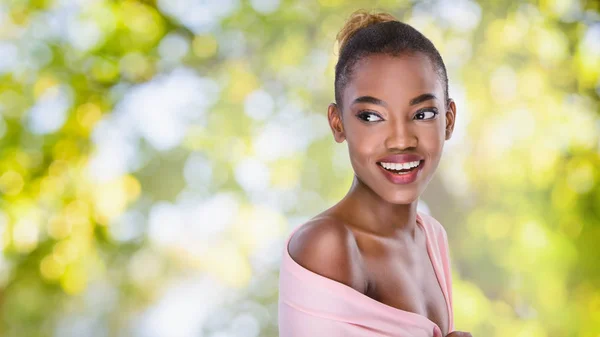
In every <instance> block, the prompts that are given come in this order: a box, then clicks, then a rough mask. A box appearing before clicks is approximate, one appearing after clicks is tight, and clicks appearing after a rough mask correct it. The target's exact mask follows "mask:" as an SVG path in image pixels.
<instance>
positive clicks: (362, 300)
mask: <svg viewBox="0 0 600 337" xmlns="http://www.w3.org/2000/svg"><path fill="white" fill-rule="evenodd" d="M417 224H419V225H420V226H421V227H422V228H423V229H424V232H425V235H426V237H427V252H428V253H429V258H430V259H431V262H432V265H433V268H434V270H435V273H436V276H437V279H438V282H439V284H440V286H441V289H442V292H443V294H444V297H445V299H446V307H447V309H448V313H449V329H450V330H449V332H452V331H454V317H453V313H452V278H451V274H450V258H449V253H448V239H447V237H446V231H445V230H444V228H443V227H442V225H440V223H439V222H437V221H436V220H435V219H434V218H433V217H431V216H429V215H426V214H423V213H418V214H417ZM296 230H298V228H296V229H294V230H293V231H292V233H291V234H290V235H289V236H288V238H287V240H286V244H285V249H284V253H283V259H282V263H281V269H280V274H279V318H278V320H279V337H320V336H324V337H335V336H340V337H341V336H344V337H367V336H369V337H377V336H397V337H444V336H442V332H441V330H440V328H439V327H438V326H437V324H435V323H433V322H432V321H431V320H429V319H428V318H427V317H425V316H422V315H419V314H416V313H413V312H409V311H404V310H400V309H396V308H394V307H392V306H389V305H386V304H383V303H381V302H378V301H376V300H374V299H372V298H370V297H368V296H366V295H365V294H362V293H360V292H359V291H357V290H355V289H353V288H351V287H349V286H347V285H345V284H343V283H340V282H337V281H334V280H332V279H329V278H326V277H324V276H321V275H319V274H316V273H313V272H311V271H310V270H308V269H306V268H304V267H302V266H301V265H299V264H298V263H296V261H294V260H293V259H292V258H291V256H290V255H289V252H288V249H287V247H288V243H289V241H290V238H291V237H292V235H293V234H294V232H296Z"/></svg>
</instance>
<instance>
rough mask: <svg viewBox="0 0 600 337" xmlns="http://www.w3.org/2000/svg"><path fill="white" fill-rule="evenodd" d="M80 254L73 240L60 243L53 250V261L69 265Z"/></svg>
mask: <svg viewBox="0 0 600 337" xmlns="http://www.w3.org/2000/svg"><path fill="white" fill-rule="evenodd" d="M80 253H81V252H80V251H79V248H78V247H77V244H76V243H75V241H73V240H64V241H61V242H59V243H57V244H56V245H55V246H54V249H53V256H54V259H56V260H57V261H59V262H61V263H63V264H69V263H71V262H73V261H75V260H76V259H77V258H78V257H79V254H80Z"/></svg>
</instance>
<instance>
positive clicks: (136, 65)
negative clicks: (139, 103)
mask: <svg viewBox="0 0 600 337" xmlns="http://www.w3.org/2000/svg"><path fill="white" fill-rule="evenodd" d="M120 66H121V72H122V73H123V75H125V76H126V77H128V78H130V79H132V80H135V81H143V80H146V79H150V78H151V77H152V75H154V67H153V64H152V62H151V61H150V60H149V59H148V57H146V55H144V54H142V53H138V52H133V53H128V54H127V55H125V56H123V58H121V62H120Z"/></svg>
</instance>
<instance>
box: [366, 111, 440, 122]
mask: <svg viewBox="0 0 600 337" xmlns="http://www.w3.org/2000/svg"><path fill="white" fill-rule="evenodd" d="M426 112H431V113H433V116H432V117H431V118H426V119H425V118H420V119H416V120H425V121H428V120H432V119H434V118H435V117H436V116H437V115H438V114H439V112H438V111H437V109H435V108H426V109H421V110H419V111H417V112H416V113H415V116H417V115H418V114H424V113H426ZM369 115H374V116H377V117H378V118H379V119H380V120H378V121H369V120H366V119H365V118H363V117H364V116H369ZM356 116H357V117H358V118H359V119H360V120H362V121H363V122H366V123H377V122H381V121H383V118H382V117H381V116H379V115H378V114H376V113H374V112H372V111H367V110H363V111H361V112H360V113H358V114H357V115H356Z"/></svg>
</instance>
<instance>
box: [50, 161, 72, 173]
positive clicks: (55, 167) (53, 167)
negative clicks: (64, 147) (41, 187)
mask: <svg viewBox="0 0 600 337" xmlns="http://www.w3.org/2000/svg"><path fill="white" fill-rule="evenodd" d="M68 170H69V163H68V162H66V161H64V160H60V159H58V160H55V161H53V162H52V164H50V166H49V167H48V175H49V176H52V177H60V176H62V175H63V174H64V173H65V172H67V171H68Z"/></svg>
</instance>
